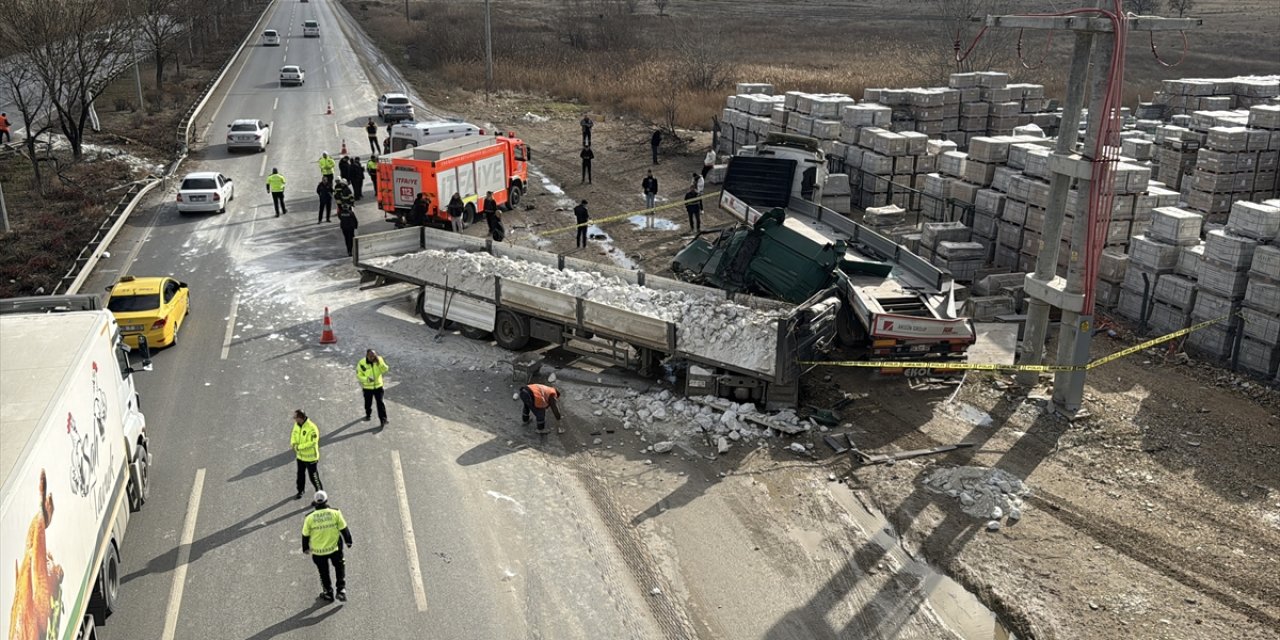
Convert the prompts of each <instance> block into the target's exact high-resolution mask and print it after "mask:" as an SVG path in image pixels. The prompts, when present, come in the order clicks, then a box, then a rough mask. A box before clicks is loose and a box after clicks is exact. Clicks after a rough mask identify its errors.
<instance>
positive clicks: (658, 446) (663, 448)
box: [653, 440, 676, 453]
mask: <svg viewBox="0 0 1280 640" xmlns="http://www.w3.org/2000/svg"><path fill="white" fill-rule="evenodd" d="M674 448H676V443H674V442H672V441H670V440H663V441H662V442H658V443H655V444H654V445H653V452H654V453H670V452H671V450H672V449H674Z"/></svg>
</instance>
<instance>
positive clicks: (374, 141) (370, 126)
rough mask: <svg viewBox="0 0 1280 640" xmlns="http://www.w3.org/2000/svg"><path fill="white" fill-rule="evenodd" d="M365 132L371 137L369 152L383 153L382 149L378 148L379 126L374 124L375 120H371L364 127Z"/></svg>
mask: <svg viewBox="0 0 1280 640" xmlns="http://www.w3.org/2000/svg"><path fill="white" fill-rule="evenodd" d="M364 132H365V133H366V134H367V135H368V136H369V151H370V152H372V153H382V149H379V148H378V125H377V124H375V123H374V121H373V118H369V122H368V123H367V124H365V125H364Z"/></svg>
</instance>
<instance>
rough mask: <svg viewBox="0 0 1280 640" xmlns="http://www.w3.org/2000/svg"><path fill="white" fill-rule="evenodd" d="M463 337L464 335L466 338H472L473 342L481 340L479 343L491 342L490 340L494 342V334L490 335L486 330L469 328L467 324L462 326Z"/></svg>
mask: <svg viewBox="0 0 1280 640" xmlns="http://www.w3.org/2000/svg"><path fill="white" fill-rule="evenodd" d="M462 335H464V336H466V337H468V338H470V339H472V340H479V341H481V342H488V341H490V340H492V339H493V334H492V333H489V332H488V331H485V330H484V329H477V328H475V327H468V326H467V325H465V324H464V325H462Z"/></svg>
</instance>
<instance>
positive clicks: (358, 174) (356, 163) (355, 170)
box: [348, 156, 364, 200]
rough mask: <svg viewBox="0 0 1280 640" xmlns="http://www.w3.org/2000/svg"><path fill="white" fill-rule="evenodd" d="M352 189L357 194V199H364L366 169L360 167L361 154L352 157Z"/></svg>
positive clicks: (350, 179)
mask: <svg viewBox="0 0 1280 640" xmlns="http://www.w3.org/2000/svg"><path fill="white" fill-rule="evenodd" d="M350 171H351V177H350V178H348V180H349V181H350V182H351V190H352V191H353V192H355V194H356V200H363V199H364V171H363V170H361V168H360V156H355V157H354V158H352V159H351V168H350Z"/></svg>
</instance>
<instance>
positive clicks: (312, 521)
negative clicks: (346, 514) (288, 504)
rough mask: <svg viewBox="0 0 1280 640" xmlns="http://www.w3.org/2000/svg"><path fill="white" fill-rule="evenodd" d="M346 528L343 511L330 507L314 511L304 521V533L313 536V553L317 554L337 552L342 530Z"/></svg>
mask: <svg viewBox="0 0 1280 640" xmlns="http://www.w3.org/2000/svg"><path fill="white" fill-rule="evenodd" d="M346 528H347V520H346V519H345V518H343V517H342V512H341V511H338V510H337V509H332V508H329V507H325V508H323V509H316V510H315V511H312V512H311V513H309V514H307V518H306V520H303V521H302V535H304V536H306V537H309V538H311V540H310V544H311V554H312V555H316V556H327V555H330V554H333V553H337V551H338V542H339V540H340V539H341V538H342V533H341V532H342V530H343V529H346Z"/></svg>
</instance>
